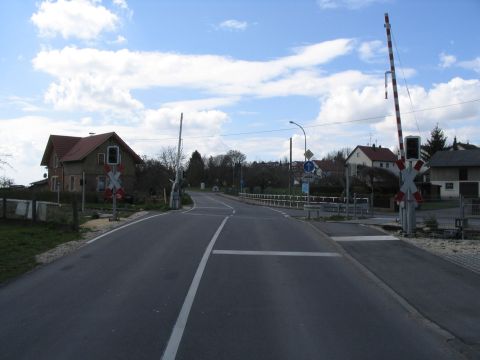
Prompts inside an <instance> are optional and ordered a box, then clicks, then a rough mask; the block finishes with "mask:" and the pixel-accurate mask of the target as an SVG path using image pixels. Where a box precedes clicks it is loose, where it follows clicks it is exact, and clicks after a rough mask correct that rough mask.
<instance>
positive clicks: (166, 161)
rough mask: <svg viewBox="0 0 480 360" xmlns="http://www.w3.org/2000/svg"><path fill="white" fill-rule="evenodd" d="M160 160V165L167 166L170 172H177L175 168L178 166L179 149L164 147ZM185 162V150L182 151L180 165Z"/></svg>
mask: <svg viewBox="0 0 480 360" xmlns="http://www.w3.org/2000/svg"><path fill="white" fill-rule="evenodd" d="M158 160H159V161H160V164H162V165H163V166H165V167H166V168H167V169H168V170H169V171H173V172H175V166H176V165H177V148H176V147H175V146H164V147H162V150H161V151H160V154H158ZM184 161H185V154H184V153H183V149H180V164H182V163H183V162H184Z"/></svg>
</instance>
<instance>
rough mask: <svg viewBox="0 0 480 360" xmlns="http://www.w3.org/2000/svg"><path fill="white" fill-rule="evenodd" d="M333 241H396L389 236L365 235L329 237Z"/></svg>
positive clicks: (393, 237)
mask: <svg viewBox="0 0 480 360" xmlns="http://www.w3.org/2000/svg"><path fill="white" fill-rule="evenodd" d="M331 238H332V240H334V241H391V240H398V239H397V238H396V237H395V236H391V235H370V236H369V235H366V236H331Z"/></svg>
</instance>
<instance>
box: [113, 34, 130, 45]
mask: <svg viewBox="0 0 480 360" xmlns="http://www.w3.org/2000/svg"><path fill="white" fill-rule="evenodd" d="M126 42H127V39H126V38H125V37H124V36H122V35H118V36H117V38H116V39H115V40H114V41H112V42H111V43H112V44H117V45H121V44H125V43H126Z"/></svg>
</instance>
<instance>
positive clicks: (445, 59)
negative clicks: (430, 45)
mask: <svg viewBox="0 0 480 360" xmlns="http://www.w3.org/2000/svg"><path fill="white" fill-rule="evenodd" d="M439 58H440V64H439V66H440V67H441V68H444V69H445V68H448V67H450V66H452V65H453V64H455V63H456V62H457V58H456V57H455V56H454V55H449V54H446V53H444V52H442V53H440V55H439Z"/></svg>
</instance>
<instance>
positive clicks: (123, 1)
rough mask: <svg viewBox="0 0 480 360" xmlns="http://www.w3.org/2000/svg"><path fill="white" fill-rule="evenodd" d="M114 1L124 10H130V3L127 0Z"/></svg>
mask: <svg viewBox="0 0 480 360" xmlns="http://www.w3.org/2000/svg"><path fill="white" fill-rule="evenodd" d="M113 3H114V4H115V5H116V6H118V7H120V8H121V9H123V10H128V4H127V1H126V0H113Z"/></svg>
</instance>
